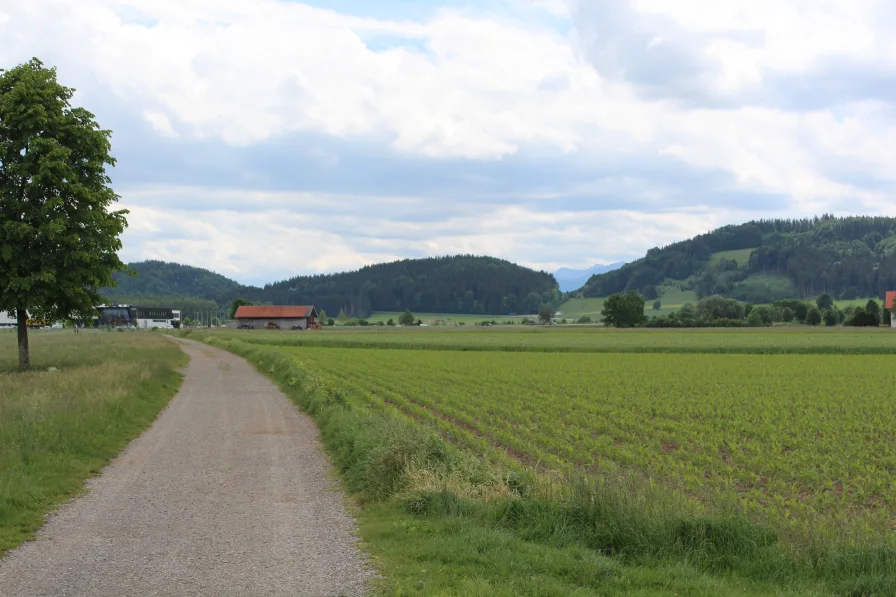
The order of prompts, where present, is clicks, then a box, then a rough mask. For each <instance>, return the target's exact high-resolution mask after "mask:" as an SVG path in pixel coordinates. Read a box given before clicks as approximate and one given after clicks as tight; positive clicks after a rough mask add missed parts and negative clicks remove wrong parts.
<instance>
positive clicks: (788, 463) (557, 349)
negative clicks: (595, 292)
mask: <svg viewBox="0 0 896 597" xmlns="http://www.w3.org/2000/svg"><path fill="white" fill-rule="evenodd" d="M204 339H205V340H206V341H209V342H213V343H216V344H217V345H220V346H225V347H228V348H230V349H231V350H234V351H236V352H238V353H240V354H244V355H246V356H247V357H249V358H250V360H253V362H255V363H256V364H257V365H258V366H259V368H260V369H261V370H262V371H264V372H266V373H268V374H269V375H272V376H273V377H274V378H275V379H276V380H278V381H279V382H280V383H281V385H282V386H283V387H284V389H285V390H287V391H288V392H289V393H290V395H291V396H293V397H294V398H295V399H296V400H297V402H299V404H301V405H302V406H303V407H304V408H306V410H309V412H311V413H312V414H313V415H315V416H316V417H317V419H318V423H319V424H320V425H321V427H322V430H323V432H324V438H325V441H326V443H327V445H328V448H329V449H330V451H331V455H332V456H333V457H334V459H335V460H336V462H337V464H338V465H339V467H340V470H342V472H343V474H344V475H345V478H346V479H347V483H348V485H349V488H350V490H352V491H353V492H354V493H355V495H356V496H358V498H359V500H360V501H361V502H362V503H364V504H365V505H364V507H363V508H362V510H361V513H360V519H361V526H362V536H363V537H364V539H365V541H366V542H367V543H366V544H367V546H368V548H369V549H370V550H371V551H372V552H374V553H375V554H377V555H378V556H379V557H380V558H382V562H383V566H384V568H385V571H386V573H387V574H386V579H387V581H386V585H385V588H384V589H383V594H388V595H391V594H396V592H398V594H401V591H408V592H410V591H411V590H412V589H413V588H414V586H415V584H416V583H418V582H419V583H421V586H424V587H428V589H427V590H426V591H423V592H424V593H425V594H457V595H460V594H492V593H494V594H502V591H506V594H526V595H549V594H550V595H553V594H556V595H562V594H595V593H596V594H630V595H648V594H649V595H653V594H656V595H662V594H679V595H727V594H757V595H759V594H800V595H830V594H834V595H891V594H894V591H896V542H894V541H893V539H892V530H893V528H894V526H896V498H894V496H896V484H894V480H893V479H894V473H896V447H894V446H896V443H894V440H896V411H894V410H893V408H892V404H894V403H896V383H894V382H896V370H894V369H893V368H892V360H893V354H894V352H896V334H893V333H892V332H891V331H889V330H884V329H880V330H847V329H843V328H837V329H833V330H828V329H824V330H821V329H808V328H797V327H794V328H781V329H762V330H686V331H681V330H628V331H617V330H606V329H595V328H574V329H570V328H557V327H552V328H534V329H533V328H529V329H525V328H519V329H516V328H514V329H510V328H498V329H484V330H469V329H468V330H456V329H453V330H419V329H409V330H404V329H402V330H386V331H382V330H376V331H364V332H349V331H331V330H326V331H323V332H317V333H305V334H289V333H279V332H272V333H271V332H269V333H264V332H245V333H239V332H220V333H217V334H212V335H208V336H207V337H205V338H204ZM480 544H486V545H491V547H489V548H488V549H484V548H479V547H476V548H471V545H480ZM471 549H473V551H472V552H471ZM514 566H516V567H519V569H520V570H525V571H526V572H525V575H524V577H523V578H519V579H516V580H514V579H515V575H514V573H513V568H514ZM421 569H426V570H429V573H427V574H421V573H420V570H421ZM598 570H599V571H601V572H597V571H598ZM595 575H596V576H595ZM597 577H599V578H597ZM470 578H473V579H475V582H474V583H473V585H470V584H469V582H468V581H469V579H470ZM463 579H467V581H464V580H463ZM623 579H627V580H623ZM474 589H475V590H474Z"/></svg>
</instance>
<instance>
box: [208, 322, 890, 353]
mask: <svg viewBox="0 0 896 597" xmlns="http://www.w3.org/2000/svg"><path fill="white" fill-rule="evenodd" d="M223 333H224V334H236V336H234V337H237V338H239V339H241V340H243V341H246V342H250V343H257V344H262V345H268V344H269V345H281V346H321V347H342V348H396V349H426V350H452V351H455V350H458V351H512V352H605V353H720V354H726V353H727V354H889V355H896V333H893V332H892V331H891V330H889V329H882V328H881V329H869V328H806V327H802V326H800V327H790V326H781V327H778V328H756V329H739V330H736V331H732V330H730V329H711V330H706V329H693V330H669V329H666V330H663V329H660V330H655V329H633V330H615V329H605V328H601V327H587V326H585V327H576V326H573V327H564V326H512V327H511V326H508V327H498V328H477V329H470V328H468V329H460V328H453V329H431V328H422V329H421V328H416V327H414V328H401V329H388V328H384V329H377V328H373V329H369V330H330V329H327V330H321V331H315V332H306V333H296V332H284V333H277V332H269V331H262V330H259V331H249V330H245V331H239V332H223Z"/></svg>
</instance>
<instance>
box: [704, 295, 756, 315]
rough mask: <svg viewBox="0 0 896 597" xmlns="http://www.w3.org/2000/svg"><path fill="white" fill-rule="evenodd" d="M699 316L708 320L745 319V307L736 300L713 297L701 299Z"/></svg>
mask: <svg viewBox="0 0 896 597" xmlns="http://www.w3.org/2000/svg"><path fill="white" fill-rule="evenodd" d="M697 316H698V317H704V318H706V319H743V318H744V307H743V305H741V304H740V303H739V302H737V301H736V300H734V299H729V298H725V297H723V296H719V295H713V296H708V297H706V298H702V299H700V301H699V302H698V303H697Z"/></svg>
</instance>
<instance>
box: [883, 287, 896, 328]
mask: <svg viewBox="0 0 896 597" xmlns="http://www.w3.org/2000/svg"><path fill="white" fill-rule="evenodd" d="M884 305H885V307H886V308H887V309H889V310H890V312H891V313H893V314H894V315H896V290H891V291H890V292H888V293H887V300H886V302H885V303H884ZM890 327H891V328H896V317H893V318H892V319H890Z"/></svg>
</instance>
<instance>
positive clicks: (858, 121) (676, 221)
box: [0, 0, 896, 284]
mask: <svg viewBox="0 0 896 597" xmlns="http://www.w3.org/2000/svg"><path fill="white" fill-rule="evenodd" d="M894 30H896V3H893V2H892V1H891V0H775V1H772V0H726V1H725V2H719V1H718V0H675V1H674V2H669V1H668V0H480V1H479V2H471V1H463V0H441V1H440V0H415V1H413V2H411V1H403V0H378V1H376V2H373V1H371V0H314V1H307V2H300V1H295V0H288V1H286V0H0V39H2V40H3V41H2V43H0V67H7V68H8V67H12V66H14V65H16V64H19V63H22V62H25V61H27V60H28V59H30V58H31V57H33V56H36V57H38V58H40V59H41V60H42V61H43V62H44V63H45V64H47V65H51V66H56V67H57V68H58V76H59V79H60V81H61V82H62V83H63V84H65V85H68V86H70V87H74V88H76V89H77V92H76V95H75V98H74V103H75V104H76V105H79V106H83V107H86V108H87V109H88V110H90V111H91V112H93V113H94V114H95V115H96V117H97V120H98V121H99V123H100V124H101V126H103V127H104V128H107V129H111V130H112V131H113V137H112V143H113V145H112V149H113V155H114V156H115V157H116V158H117V160H118V163H117V165H116V167H115V168H114V169H112V170H111V171H110V175H111V177H112V180H113V185H114V188H115V190H116V192H117V193H118V194H119V195H120V197H121V199H120V206H121V207H124V208H126V209H129V210H130V215H129V218H128V221H129V228H128V230H127V231H126V233H125V235H124V237H123V243H124V248H123V250H122V254H121V256H122V258H123V259H125V260H126V261H141V260H144V259H161V260H166V261H176V262H179V263H186V264H190V265H196V266H200V267H205V268H208V269H211V270H214V271H217V272H220V273H222V274H224V275H226V276H228V277H231V278H234V279H236V280H239V281H240V282H243V283H253V284H259V283H265V282H272V281H276V280H281V279H285V278H288V277H291V276H294V275H299V274H313V273H322V272H334V271H344V270H350V269H356V268H358V267H361V266H363V265H367V264H372V263H378V262H383V261H392V260H395V259H402V258H416V257H425V256H433V255H452V254H459V253H464V254H471V253H472V254H479V255H492V256H496V257H501V258H505V259H508V260H511V261H514V262H517V263H520V264H523V265H526V266H529V267H533V268H536V269H542V270H546V271H553V270H555V269H557V268H559V267H564V266H565V267H573V268H585V267H588V266H591V265H594V264H597V263H611V262H616V261H626V260H632V259H636V258H638V257H640V256H643V254H644V253H645V252H646V251H647V250H648V249H650V248H652V247H655V246H662V245H665V244H668V243H670V242H674V241H677V240H682V239H685V238H689V237H691V236H694V235H695V234H699V233H702V232H706V231H709V230H711V229H713V228H715V227H718V226H723V225H726V224H733V223H740V222H745V221H748V220H752V219H758V218H778V217H805V216H812V215H816V214H821V213H834V214H838V215H850V214H889V215H896V214H894V212H896V209H894V207H896V201H894V199H893V197H894V196H896V195H894V193H893V190H894V186H896V185H894V182H896V157H894V156H896V151H894V148H896V37H894V36H893V35H892V34H891V32H892V31H894Z"/></svg>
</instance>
